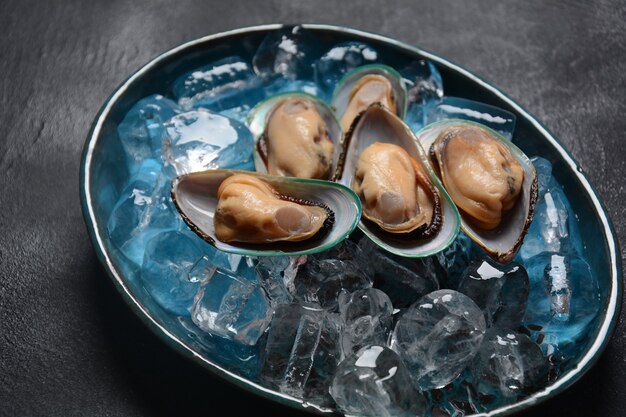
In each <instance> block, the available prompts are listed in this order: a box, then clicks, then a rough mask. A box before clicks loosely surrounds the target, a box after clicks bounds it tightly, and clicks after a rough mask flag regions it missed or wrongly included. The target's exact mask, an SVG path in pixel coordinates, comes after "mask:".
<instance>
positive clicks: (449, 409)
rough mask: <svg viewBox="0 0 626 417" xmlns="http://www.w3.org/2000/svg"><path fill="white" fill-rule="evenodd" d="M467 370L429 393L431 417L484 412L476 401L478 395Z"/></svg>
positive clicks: (458, 415) (461, 416)
mask: <svg viewBox="0 0 626 417" xmlns="http://www.w3.org/2000/svg"><path fill="white" fill-rule="evenodd" d="M470 379H471V378H470V374H469V372H468V371H467V369H466V370H465V371H464V372H463V373H462V374H461V375H460V376H459V377H458V378H456V379H455V380H454V381H452V382H451V383H449V384H448V385H446V386H445V387H442V388H440V389H435V390H431V391H430V393H429V394H430V395H429V397H430V400H431V403H432V417H435V416H436V417H463V416H466V415H474V414H478V413H479V412H481V411H485V410H484V409H483V408H481V406H480V403H479V401H478V393H477V392H476V389H475V388H474V387H473V385H472V384H471V381H470Z"/></svg>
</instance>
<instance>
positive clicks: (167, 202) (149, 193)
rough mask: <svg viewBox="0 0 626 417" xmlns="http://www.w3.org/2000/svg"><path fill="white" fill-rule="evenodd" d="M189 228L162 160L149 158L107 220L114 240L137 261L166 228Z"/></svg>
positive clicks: (120, 248)
mask: <svg viewBox="0 0 626 417" xmlns="http://www.w3.org/2000/svg"><path fill="white" fill-rule="evenodd" d="M183 228H186V226H185V225H184V223H183V221H182V220H181V218H180V216H179V215H178V213H177V212H176V209H175V208H174V207H173V203H172V201H171V197H170V195H169V178H168V177H167V176H166V175H165V174H164V173H163V172H162V171H161V164H160V163H159V162H158V161H156V160H154V159H147V160H145V161H144V162H143V163H142V164H141V167H140V168H139V170H138V171H137V173H136V174H135V176H134V177H133V178H132V179H131V180H130V181H129V183H128V185H127V186H126V187H125V188H124V191H123V192H122V194H121V196H120V198H119V200H118V202H117V203H116V204H115V206H114V207H113V210H112V212H111V216H110V217H109V220H108V222H107V232H108V235H109V238H110V240H111V242H112V243H113V244H114V245H115V246H116V247H117V248H118V249H119V250H120V251H121V252H122V254H124V256H126V257H127V258H128V259H129V260H131V261H132V262H134V263H135V264H137V265H141V263H142V261H143V253H144V246H145V244H146V242H147V241H148V240H149V239H150V238H152V237H153V236H154V235H156V234H158V233H160V232H161V231H164V230H180V229H183Z"/></svg>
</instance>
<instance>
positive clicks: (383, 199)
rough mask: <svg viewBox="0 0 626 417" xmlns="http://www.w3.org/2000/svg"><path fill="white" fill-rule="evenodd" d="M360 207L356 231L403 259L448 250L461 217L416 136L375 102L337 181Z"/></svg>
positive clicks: (356, 125)
mask: <svg viewBox="0 0 626 417" xmlns="http://www.w3.org/2000/svg"><path fill="white" fill-rule="evenodd" d="M335 179H336V180H337V181H338V182H340V183H341V184H343V185H345V186H346V187H350V188H352V189H353V190H354V191H355V192H356V193H357V195H358V196H359V198H360V199H361V203H362V205H363V219H362V220H361V222H360V223H359V228H360V229H361V230H363V232H364V233H365V234H366V235H367V236H368V237H369V238H370V239H372V240H373V241H374V242H375V243H377V244H378V245H379V246H381V247H382V248H384V249H386V250H388V251H390V252H393V253H395V254H398V255H401V256H406V257H422V256H428V255H431V254H433V253H437V252H438V251H441V250H443V249H444V248H446V247H447V246H448V245H450V244H451V243H452V242H453V241H454V239H455V237H456V235H457V233H458V231H459V214H458V212H457V210H456V207H455V206H454V204H453V203H452V200H451V199H450V197H449V196H448V194H447V193H446V191H445V190H444V188H443V187H442V185H441V183H440V182H439V180H438V179H437V177H436V175H435V174H434V172H433V171H432V168H431V167H430V165H429V163H428V160H427V156H426V154H425V152H424V151H423V150H422V148H421V146H420V145H419V144H418V143H417V141H416V138H415V136H414V135H413V133H412V132H411V130H410V129H409V128H408V126H406V125H405V124H404V123H403V122H402V120H401V119H400V118H398V117H397V116H396V115H395V114H393V113H392V112H391V111H389V110H388V109H387V108H386V107H385V106H383V105H382V104H379V103H375V104H373V105H371V106H370V107H368V108H367V109H366V110H365V111H363V112H361V113H360V114H359V115H358V116H357V118H356V119H355V121H354V122H353V124H352V126H351V127H350V129H349V131H348V134H347V135H346V138H345V141H344V143H343V149H342V155H341V157H340V160H339V166H338V170H337V174H336V178H335Z"/></svg>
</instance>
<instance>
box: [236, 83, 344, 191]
mask: <svg viewBox="0 0 626 417" xmlns="http://www.w3.org/2000/svg"><path fill="white" fill-rule="evenodd" d="M288 99H301V100H305V101H308V102H310V103H313V104H314V105H315V108H316V109H317V112H318V113H319V115H320V116H321V118H322V120H323V121H324V123H325V127H326V133H327V135H328V137H329V138H330V140H331V141H332V143H333V146H334V151H333V157H332V161H331V167H330V172H329V175H328V178H325V179H331V178H332V177H333V175H334V172H335V169H336V168H337V161H338V160H339V154H340V143H341V136H342V132H341V128H340V127H339V122H338V121H337V118H336V117H335V114H334V113H333V111H332V110H331V108H330V107H329V106H328V105H327V104H326V103H325V102H324V101H322V100H321V99H319V98H318V97H315V96H313V95H310V94H307V93H300V92H286V93H281V94H277V95H275V96H272V97H270V98H268V99H266V100H264V101H262V102H260V103H259V104H257V105H256V106H255V107H254V108H253V109H252V110H250V113H249V114H248V126H249V127H250V131H251V132H252V134H253V136H254V141H255V143H254V145H255V146H254V166H255V168H256V170H257V172H261V173H267V172H268V168H267V163H266V161H267V160H266V158H265V157H264V156H263V152H261V151H260V147H261V146H267V145H266V144H263V142H264V141H266V140H270V139H269V138H268V137H267V135H266V134H267V124H268V121H269V117H270V116H271V114H272V112H273V111H274V109H276V108H277V106H279V105H280V104H281V103H282V102H284V101H285V100H288Z"/></svg>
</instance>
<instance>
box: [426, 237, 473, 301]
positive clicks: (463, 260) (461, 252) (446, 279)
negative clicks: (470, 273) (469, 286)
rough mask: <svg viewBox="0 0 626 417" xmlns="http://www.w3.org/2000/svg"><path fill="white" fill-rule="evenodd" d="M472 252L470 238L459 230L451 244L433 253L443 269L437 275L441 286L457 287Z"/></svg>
mask: <svg viewBox="0 0 626 417" xmlns="http://www.w3.org/2000/svg"><path fill="white" fill-rule="evenodd" d="M472 254H473V243H472V239H470V238H469V236H467V235H466V234H465V233H464V232H463V231H461V232H459V234H458V235H457V237H456V239H455V240H454V242H452V245H450V246H448V247H447V248H446V249H444V250H442V251H441V252H439V253H437V255H435V256H436V258H437V261H438V262H439V265H440V266H441V269H442V270H443V273H441V274H439V275H438V277H439V285H440V286H441V288H446V289H450V290H456V289H457V288H458V287H459V283H460V281H461V277H462V276H463V272H464V271H465V269H466V268H467V266H468V265H469V263H470V261H471V259H472Z"/></svg>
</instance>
